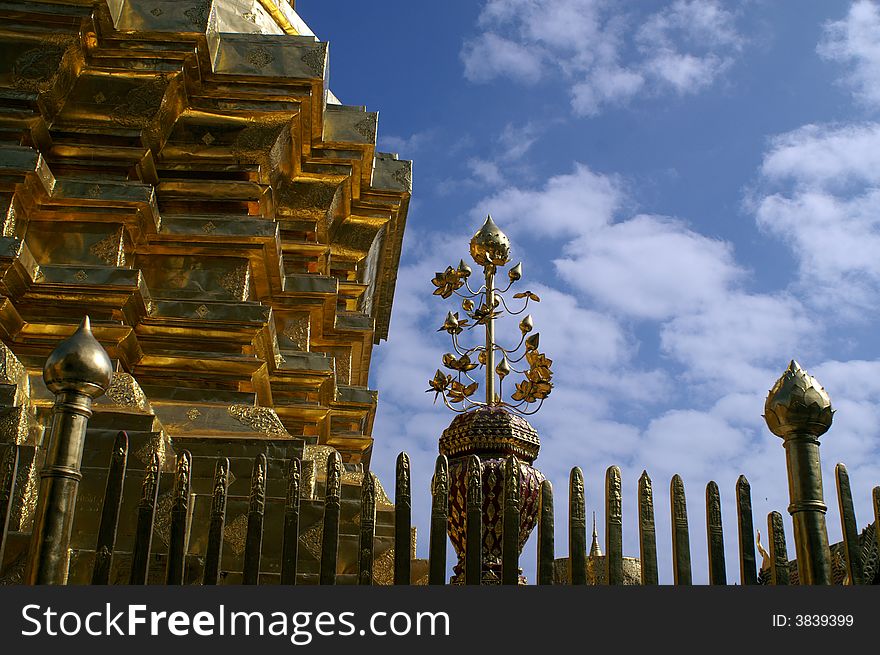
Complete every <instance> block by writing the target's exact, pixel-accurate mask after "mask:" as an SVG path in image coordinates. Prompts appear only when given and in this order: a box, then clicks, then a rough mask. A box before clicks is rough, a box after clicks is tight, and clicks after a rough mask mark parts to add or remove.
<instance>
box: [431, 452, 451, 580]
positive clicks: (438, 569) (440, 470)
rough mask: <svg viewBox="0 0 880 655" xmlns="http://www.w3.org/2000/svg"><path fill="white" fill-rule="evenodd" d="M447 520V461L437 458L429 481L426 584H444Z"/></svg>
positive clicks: (444, 457)
mask: <svg viewBox="0 0 880 655" xmlns="http://www.w3.org/2000/svg"><path fill="white" fill-rule="evenodd" d="M448 520H449V460H447V459H446V455H438V456H437V464H436V465H435V466H434V479H433V480H432V481H431V537H430V540H431V544H430V552H429V555H428V584H429V585H443V584H446V523H447V521H448Z"/></svg>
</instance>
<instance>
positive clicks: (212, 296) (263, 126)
mask: <svg viewBox="0 0 880 655" xmlns="http://www.w3.org/2000/svg"><path fill="white" fill-rule="evenodd" d="M0 15H2V21H3V26H2V28H0V219H2V236H0V339H2V346H0V347H2V370H0V374H2V380H0V391H2V393H0V396H2V397H0V432H2V437H0V438H2V440H3V441H4V442H13V441H14V442H15V443H19V444H21V445H23V446H24V448H23V449H22V457H23V460H22V462H23V463H22V466H21V471H20V473H19V477H21V478H22V483H21V484H20V485H18V488H19V489H21V490H23V491H22V492H21V494H20V496H21V497H20V498H17V499H16V502H15V508H14V512H13V520H12V524H11V525H12V529H14V530H15V531H17V532H18V533H20V535H22V537H21V539H20V541H21V542H22V543H23V542H24V539H25V536H24V535H26V534H27V532H28V530H29V521H30V520H31V516H30V515H31V513H32V512H33V504H34V502H35V496H34V494H35V492H36V487H35V482H36V470H37V468H38V467H39V465H40V461H41V454H42V448H43V447H44V445H45V444H44V443H43V435H44V428H45V426H46V424H47V419H48V416H49V413H50V408H51V404H52V401H53V398H52V396H51V394H50V393H49V392H48V390H47V389H46V388H45V386H44V385H43V382H42V378H41V370H42V364H43V362H44V361H45V358H46V356H47V355H48V354H49V352H50V351H51V350H52V348H53V347H54V346H55V345H56V344H57V343H58V341H60V340H61V339H62V338H63V337H65V336H67V335H69V334H71V333H72V332H73V330H74V329H75V327H76V324H77V323H78V322H79V321H80V319H81V318H82V316H83V314H85V313H88V314H89V316H90V317H91V323H92V329H93V331H94V334H95V336H96V337H97V338H98V339H99V341H100V342H101V344H102V345H103V346H104V348H105V349H106V350H107V352H108V353H109V355H110V357H111V358H112V360H113V361H114V363H115V364H116V367H117V373H116V374H115V375H114V379H113V383H112V386H111V388H110V390H109V391H108V393H107V395H106V396H104V397H103V398H102V399H101V400H100V401H99V402H98V403H97V405H96V407H95V416H94V417H93V419H92V421H91V423H90V429H89V433H88V437H87V443H86V454H85V457H84V461H83V472H84V479H83V483H82V486H81V489H80V497H79V503H78V510H77V520H76V525H75V535H74V544H73V545H72V548H73V553H72V560H71V562H72V563H71V576H72V577H71V580H72V581H79V580H80V579H81V578H82V579H83V580H84V579H85V578H84V577H83V576H85V575H86V573H85V571H87V569H88V568H89V565H88V561H89V558H90V557H93V553H91V554H90V552H89V548H93V543H94V539H93V534H94V530H95V529H96V526H97V521H98V518H99V516H100V509H101V507H100V499H101V497H102V493H103V486H102V485H103V480H104V475H105V471H106V467H107V462H108V461H109V452H110V450H109V449H110V447H111V445H112V441H113V437H114V436H115V434H116V432H117V431H118V430H123V429H124V430H126V431H127V432H128V433H129V438H130V441H131V453H132V457H130V459H129V467H130V468H132V470H133V471H138V469H139V468H140V469H141V470H142V469H143V465H144V462H145V461H146V459H147V455H148V454H149V453H150V452H151V450H152V449H157V450H158V451H159V452H160V454H161V455H162V456H163V458H164V462H165V470H166V474H165V475H170V470H171V467H172V465H173V458H174V455H175V453H176V452H177V451H179V450H181V449H183V448H185V449H187V450H189V451H190V452H191V453H192V455H193V492H194V493H195V494H196V500H195V503H194V504H193V507H194V509H193V518H192V520H193V525H194V526H196V527H194V529H193V534H192V537H191V541H190V548H189V552H190V553H191V555H193V557H196V555H197V554H198V552H199V551H198V549H199V548H200V544H201V543H202V541H200V540H203V538H204V535H203V534H201V533H200V529H199V528H198V524H199V521H200V520H201V519H200V516H201V515H200V512H202V513H204V511H206V510H205V508H204V505H205V503H206V502H207V503H208V504H210V493H211V490H210V483H211V475H212V472H213V466H214V461H215V460H216V458H217V457H218V456H220V455H223V456H227V457H229V458H230V461H231V474H232V478H233V481H232V484H231V486H230V491H229V493H230V504H229V508H230V509H229V512H230V513H229V524H228V526H227V533H228V534H227V535H226V536H227V543H228V546H229V547H228V548H226V552H227V553H228V555H226V556H225V557H228V558H230V559H229V561H228V562H227V561H226V560H225V559H224V565H226V564H228V565H229V568H230V569H235V568H236V566H237V562H238V560H237V559H236V558H240V555H241V552H240V548H237V547H236V544H238V542H239V541H240V540H241V538H242V537H241V534H240V528H241V521H239V520H237V518H236V517H237V514H236V511H237V509H240V508H239V507H238V505H237V504H236V503H239V504H240V503H242V502H244V500H243V499H244V497H245V496H246V495H247V489H248V484H249V482H248V479H249V476H250V466H251V463H252V461H253V458H254V457H255V456H257V455H258V454H260V453H263V454H266V455H267V458H268V462H269V501H268V508H267V520H266V526H267V537H266V540H267V542H269V543H271V539H272V537H271V531H272V530H273V529H274V528H273V527H272V526H273V525H275V518H277V517H274V518H273V512H277V511H278V507H279V506H280V505H279V503H280V501H279V500H277V499H278V498H283V489H282V485H283V475H284V470H283V469H284V466H285V465H286V464H285V463H286V462H287V460H288V459H289V458H291V457H305V458H306V460H307V461H306V471H305V473H306V474H307V475H308V474H309V472H310V471H311V475H312V481H313V484H312V485H311V486H309V485H305V486H306V489H307V492H306V497H305V498H304V502H305V503H306V506H305V507H304V510H303V511H304V514H303V516H304V526H305V527H304V530H305V535H304V538H303V539H304V540H303V542H302V543H303V545H304V547H303V548H301V549H300V550H301V552H302V553H304V554H303V555H302V559H303V562H304V564H303V567H302V569H301V570H302V571H304V572H305V573H304V574H306V575H311V574H313V573H314V562H313V561H312V560H313V559H314V557H313V553H312V551H311V550H310V548H309V546H308V544H309V543H311V541H309V540H310V539H311V540H312V541H314V537H315V535H311V536H307V535H309V534H311V533H309V529H310V527H311V524H310V523H309V521H312V523H313V524H315V525H317V523H316V522H317V517H318V516H319V515H320V503H321V500H320V499H321V494H322V477H321V476H322V468H321V466H322V458H323V459H326V451H327V449H328V448H335V449H337V450H338V451H339V452H340V453H342V455H343V459H344V462H345V466H346V476H347V478H346V479H344V482H345V483H346V484H345V485H344V486H345V487H350V489H349V491H348V492H345V493H344V494H343V516H344V517H345V516H348V518H349V519H351V520H349V521H348V523H346V522H345V521H343V529H342V539H341V543H340V555H341V561H342V564H341V566H342V567H343V569H344V570H343V571H341V572H342V573H346V572H349V571H348V569H350V568H351V566H353V562H354V559H353V557H354V555H353V552H354V550H356V545H357V544H356V540H357V537H356V535H357V527H356V526H355V525H354V523H352V521H353V518H352V517H354V516H355V515H356V513H357V512H356V507H357V504H358V503H359V496H358V495H357V494H356V493H355V492H356V490H357V489H358V485H359V484H360V476H361V475H362V470H363V466H364V465H365V464H366V465H368V463H369V458H370V454H371V450H372V427H373V419H374V416H375V410H376V392H375V391H372V390H370V389H368V388H367V380H368V373H369V366H370V357H371V352H372V347H373V345H374V344H376V343H378V342H379V341H380V340H381V339H384V338H386V337H387V334H388V326H389V320H390V312H391V303H392V298H393V294H394V286H395V278H396V274H397V266H398V261H399V257H400V248H401V242H402V238H403V230H404V226H405V222H406V215H407V210H408V205H409V199H410V193H411V190H412V164H411V162H409V161H403V160H399V159H398V158H397V156H396V155H393V154H388V153H379V152H377V151H376V145H375V144H376V135H377V130H378V114H377V113H375V112H370V111H367V110H366V109H365V108H364V107H359V106H346V105H342V104H341V103H340V102H339V101H338V100H337V99H336V97H335V96H334V95H333V94H332V93H331V92H330V90H329V88H328V86H327V79H328V66H329V45H328V44H327V43H325V42H321V41H320V40H319V39H318V38H317V37H315V36H314V35H313V34H312V32H311V31H310V30H309V28H308V27H307V26H306V25H305V24H304V23H303V21H302V20H301V19H300V18H299V16H298V15H297V14H296V12H295V10H294V7H293V5H292V3H289V2H287V1H286V0H214V1H213V2H212V1H209V0H106V1H105V0H45V1H29V2H18V3H12V4H9V3H7V4H5V5H4V7H3V9H0ZM139 477H140V476H139V475H137V474H133V475H132V481H131V484H132V485H135V484H136V483H135V478H139ZM127 484H128V483H127ZM163 484H164V483H163ZM273 485H274V486H273ZM311 490H314V491H311ZM358 493H359V491H358ZM346 494H347V496H346ZM382 495H384V492H383V494H382ZM273 498H275V499H276V500H273ZM135 501H136V492H134V491H132V492H131V493H129V494H128V495H127V496H125V498H124V501H123V517H125V516H127V514H126V512H127V509H126V508H128V510H130V509H131V507H132V506H133V505H132V504H133V503H134V502H135ZM162 502H163V500H162V495H161V492H160V512H161V511H162V504H161V503H162ZM164 502H166V504H167V502H168V499H167V498H166V499H165V501H164ZM346 502H347V503H348V505H346V504H345V503H346ZM126 503H128V505H126ZM308 503H313V504H314V507H312V509H309V508H308V507H310V506H309V505H308ZM273 508H274V509H273ZM346 512H347V513H348V514H346ZM382 512H385V513H386V514H385V518H384V519H383V518H382ZM166 513H167V512H166ZM240 513H241V512H239V514H240ZM131 514H132V512H131V511H128V515H131ZM390 515H391V512H390V503H389V502H388V501H387V497H385V499H384V502H382V498H381V496H380V520H379V528H378V530H379V531H378V533H377V534H378V537H377V538H379V539H380V541H381V539H382V538H385V542H382V543H384V547H386V548H387V545H388V543H390V534H391V533H390V529H391V528H390V527H388V525H389V524H388V521H389V520H390V518H389V516H390ZM308 517H311V518H308ZM129 523H131V521H129ZM166 527H167V526H166ZM276 527H277V526H276ZM132 530H133V524H132V525H127V526H126V524H125V519H124V520H123V524H122V525H121V526H120V537H119V539H120V549H121V551H125V550H126V548H127V547H128V544H129V542H130V539H131V533H132ZM383 530H384V531H385V532H384V533H383ZM202 532H203V531H202ZM157 534H158V542H159V544H158V550H157V554H156V555H155V557H157V558H160V559H161V549H162V542H163V539H164V537H163V536H162V534H163V533H162V526H161V520H157ZM127 540H128V541H127ZM352 540H353V542H352ZM352 543H353V545H352ZM22 548H23V547H21V546H20V547H18V548H15V547H10V548H7V553H6V562H5V563H0V577H3V575H5V576H6V577H7V578H10V576H11V578H14V577H15V571H16V570H17V569H16V566H18V565H19V564H20V562H19V563H16V562H18V560H16V558H19V560H20V558H21V555H22V553H23V549H22ZM381 548H382V547H381V546H380V547H379V550H378V551H377V552H378V553H380V554H381V552H382V550H381ZM270 550H271V548H270ZM349 551H351V552H349ZM343 553H349V555H343ZM310 558H311V559H310ZM118 559H119V562H118V563H117V566H118V567H121V568H120V570H119V571H118V572H117V573H118V575H119V576H123V577H124V570H123V569H124V566H125V557H124V556H122V557H120V558H118ZM264 560H265V572H266V575H268V576H269V577H270V578H271V576H272V575H274V574H275V572H276V570H277V557H276V558H275V559H273V554H272V553H271V552H268V553H267V556H264ZM157 566H158V565H157ZM345 567H348V568H345ZM157 570H158V569H157ZM4 571H5V573H4ZM77 576H79V578H78V577H77Z"/></svg>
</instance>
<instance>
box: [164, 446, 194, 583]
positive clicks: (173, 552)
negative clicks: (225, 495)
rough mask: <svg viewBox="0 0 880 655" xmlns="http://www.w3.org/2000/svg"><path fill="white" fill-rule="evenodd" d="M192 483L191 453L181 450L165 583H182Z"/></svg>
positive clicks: (175, 482) (172, 506)
mask: <svg viewBox="0 0 880 655" xmlns="http://www.w3.org/2000/svg"><path fill="white" fill-rule="evenodd" d="M191 483H192V455H190V453H189V451H186V450H184V451H181V453H180V455H178V456H177V467H176V470H175V474H174V500H173V501H172V504H171V529H170V538H169V539H168V563H167V567H166V569H165V584H168V585H182V584H183V574H184V563H185V558H186V542H187V537H188V536H189V535H188V534H187V529H186V527H187V526H186V519H187V515H188V514H189V491H190V485H191Z"/></svg>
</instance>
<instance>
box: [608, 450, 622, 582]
mask: <svg viewBox="0 0 880 655" xmlns="http://www.w3.org/2000/svg"><path fill="white" fill-rule="evenodd" d="M620 489H621V479H620V468H619V467H617V466H609V467H608V470H607V471H605V579H606V580H607V581H608V584H609V585H622V584H623V496H622V494H621V490H620Z"/></svg>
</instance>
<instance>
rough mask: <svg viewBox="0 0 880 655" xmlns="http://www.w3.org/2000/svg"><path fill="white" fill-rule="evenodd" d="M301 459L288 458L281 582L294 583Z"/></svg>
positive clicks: (297, 541)
mask: <svg viewBox="0 0 880 655" xmlns="http://www.w3.org/2000/svg"><path fill="white" fill-rule="evenodd" d="M301 481H302V460H300V459H299V458H298V457H297V458H294V459H292V460H290V468H289V469H288V472H287V498H286V500H285V503H284V537H283V543H282V544H281V584H289V585H295V584H296V559H297V555H298V553H299V498H300V486H301V484H302V483H301Z"/></svg>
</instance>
